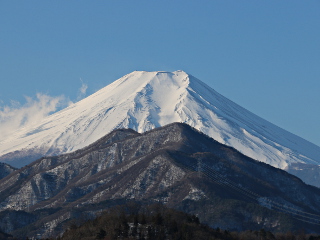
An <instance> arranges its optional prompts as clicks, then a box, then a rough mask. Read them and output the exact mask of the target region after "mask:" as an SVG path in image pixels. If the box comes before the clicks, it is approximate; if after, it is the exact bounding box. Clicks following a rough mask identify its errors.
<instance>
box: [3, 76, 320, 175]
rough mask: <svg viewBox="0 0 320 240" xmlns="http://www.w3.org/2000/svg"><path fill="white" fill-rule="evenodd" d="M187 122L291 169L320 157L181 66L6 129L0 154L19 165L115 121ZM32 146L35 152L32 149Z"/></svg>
mask: <svg viewBox="0 0 320 240" xmlns="http://www.w3.org/2000/svg"><path fill="white" fill-rule="evenodd" d="M172 122H183V123H187V124H189V125H191V126H192V127H195V128H196V129H198V130H200V131H202V132H204V133H206V134H208V135H209V136H211V137H213V138H214V139H216V140H217V141H219V142H220V143H223V144H226V145H229V146H232V147H234V148H235V149H237V150H239V151H240V152H242V153H244V154H245V155H247V156H249V157H251V158H254V159H257V160H259V161H263V162H265V163H268V164H270V165H272V166H275V167H278V168H281V169H285V168H287V167H288V165H290V164H291V163H307V164H316V165H319V164H320V147H318V146H316V145H314V144H312V143H310V142H308V141H306V140H304V139H302V138H300V137H298V136H296V135H293V134H291V133H289V132H287V131H285V130H283V129H281V128H279V127H277V126H275V125H273V124H271V123H270V122H268V121H266V120H264V119H262V118H260V117H258V116H256V115H254V114H253V113H251V112H249V111H247V110H246V109H244V108H242V107H240V106H239V105H237V104H235V103H234V102H232V101H230V100H228V99H227V98H225V97H223V96H222V95H220V94H219V93H217V92H216V91H215V90H213V89H212V88H210V87H209V86H207V85H206V84H204V83H203V82H201V81H200V80H198V79H196V78H195V77H193V76H191V75H188V74H187V73H185V72H183V71H175V72H144V71H135V72H132V73H130V74H128V75H126V76H124V77H122V78H120V79H118V80H117V81H115V82H113V83H112V84H110V85H108V86H106V87H105V88H103V89H101V90H99V91H97V92H96V93H94V94H92V95H91V96H89V97H87V98H86V99H83V100H82V101H80V102H77V103H75V104H73V105H71V106H70V107H68V108H66V109H64V110H62V111H60V112H57V113H55V114H53V115H51V116H49V117H47V118H46V119H44V120H43V121H42V123H41V124H39V125H37V126H33V127H32V128H22V129H18V130H17V131H16V132H15V133H14V134H13V135H12V136H11V137H10V138H9V139H1V136H0V160H1V161H3V162H7V163H9V164H11V165H13V166H15V167H21V166H23V165H25V164H27V163H29V162H30V161H32V160H35V159H34V158H31V159H30V157H29V158H28V157H27V156H34V157H39V156H43V155H55V154H61V153H67V152H71V151H74V150H77V149H80V148H83V147H85V146H87V145H88V144H91V143H93V142H94V141H96V140H97V139H99V138H101V137H102V136H104V135H106V134H107V133H109V132H111V131H112V130H113V129H117V128H132V129H134V130H136V131H138V132H145V131H147V130H150V129H153V128H156V127H160V126H164V125H166V124H169V123H172ZM28 154H29V155H28Z"/></svg>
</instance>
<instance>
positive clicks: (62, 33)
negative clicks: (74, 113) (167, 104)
mask: <svg viewBox="0 0 320 240" xmlns="http://www.w3.org/2000/svg"><path fill="white" fill-rule="evenodd" d="M319 12H320V1H318V0H308V1H295V0H290V1H278V0H277V1H273V0H268V1H256V0H254V1H228V0H224V1H222V0H202V1H178V0H177V1H175V0H170V1H169V0H161V1H150V0H148V1H140V0H139V1H131V0H130V1H129V0H128V1H111V0H110V1H82V0H69V1H45V0H44V1H32V0H29V1H15V0H12V1H9V0H3V1H0V110H1V111H0V117H1V114H2V116H3V115H5V114H8V112H10V111H11V110H12V109H15V111H18V110H19V108H23V107H24V106H25V105H26V104H33V103H35V102H36V101H40V99H43V98H39V99H37V94H38V96H39V93H41V94H45V95H48V96H50V97H51V98H52V99H54V98H56V97H60V96H61V95H63V96H65V98H66V99H68V100H71V101H73V102H74V101H77V99H79V98H81V97H84V96H85V95H88V94H91V93H93V92H94V91H96V90H98V89H100V88H102V87H104V86H106V85H107V84H109V83H111V82H112V81H114V80H116V79H118V78H120V77H121V76H123V75H125V74H127V73H129V72H132V71H134V70H146V71H155V70H166V71H174V70H178V69H180V70H184V71H186V72H188V73H190V74H192V75H194V76H195V77H197V78H199V79H200V80H202V81H204V82H205V83H207V84H208V85H209V86H211V87H212V88H214V89H215V90H216V91H218V92H219V93H221V94H222V95H224V96H226V97H228V98H229V99H231V100H233V101H234V102H236V103H238V104H239V105H241V106H243V107H245V108H247V109H248V110H250V111H252V112H253V113H255V114H257V115H259V116H261V117H263V118H265V119H266V120H269V121H270V122H272V123H274V124H276V125H278V126H280V127H282V128H284V129H286V130H288V131H290V132H292V133H295V134H297V135H299V136H301V137H303V138H305V139H307V140H309V141H311V142H313V143H315V144H317V145H320V134H319V133H320V107H319V104H320V94H319V90H320V44H319V43H320V14H319ZM81 86H82V87H83V88H82V90H83V91H82V93H81V91H80V88H81ZM86 86H87V89H86ZM85 90H86V91H85ZM25 96H28V97H30V98H28V99H27V100H26V98H25ZM45 99H47V100H48V98H45ZM49 100H50V98H49ZM12 101H15V103H12ZM17 102H20V104H18V103H17ZM5 106H8V107H7V108H5ZM51 107H52V106H51ZM50 109H52V108H50ZM45 114H46V113H45ZM12 116H14V115H12Z"/></svg>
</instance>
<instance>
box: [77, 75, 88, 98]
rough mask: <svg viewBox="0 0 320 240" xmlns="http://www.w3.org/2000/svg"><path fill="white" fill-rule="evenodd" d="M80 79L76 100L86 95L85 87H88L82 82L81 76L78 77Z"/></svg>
mask: <svg viewBox="0 0 320 240" xmlns="http://www.w3.org/2000/svg"><path fill="white" fill-rule="evenodd" d="M80 81H81V87H80V89H79V92H78V97H77V100H78V101H79V100H81V99H82V98H84V97H85V96H86V93H87V89H88V85H87V84H86V83H84V82H83V81H82V79H81V78H80Z"/></svg>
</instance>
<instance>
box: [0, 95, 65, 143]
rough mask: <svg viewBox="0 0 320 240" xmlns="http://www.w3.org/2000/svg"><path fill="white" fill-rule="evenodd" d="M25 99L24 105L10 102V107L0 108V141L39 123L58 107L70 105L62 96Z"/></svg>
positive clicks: (39, 96)
mask: <svg viewBox="0 0 320 240" xmlns="http://www.w3.org/2000/svg"><path fill="white" fill-rule="evenodd" d="M25 98H26V103H25V104H20V103H19V102H17V101H12V102H11V105H10V106H3V107H1V106H0V141H3V140H5V139H6V138H8V137H10V135H11V134H13V133H14V132H15V131H17V130H18V129H20V128H23V127H30V126H32V125H35V124H37V123H39V122H41V121H42V119H44V118H45V117H47V116H48V115H50V114H51V113H53V112H55V111H57V110H58V109H59V108H60V107H63V106H67V105H70V101H67V99H66V98H65V97H64V96H58V97H51V96H48V95H46V94H42V93H37V94H36V98H31V97H25Z"/></svg>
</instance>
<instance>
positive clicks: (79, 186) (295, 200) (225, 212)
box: [0, 123, 320, 237]
mask: <svg viewBox="0 0 320 240" xmlns="http://www.w3.org/2000/svg"><path fill="white" fill-rule="evenodd" d="M0 192H1V195H0V227H1V229H3V230H5V231H6V232H11V233H12V234H14V235H15V236H18V237H25V236H26V235H25V234H30V235H28V236H29V237H32V236H37V234H40V235H42V236H43V237H47V236H49V235H50V233H52V232H54V231H56V232H61V231H63V226H64V224H65V223H66V222H67V221H68V220H70V219H73V218H78V219H81V218H85V216H94V215H95V213H96V212H99V211H101V210H102V209H105V208H108V207H110V206H112V205H117V204H121V203H124V202H127V201H128V200H135V201H138V202H141V203H152V202H160V203H163V204H166V205H167V206H169V207H174V208H176V209H180V210H183V211H185V212H189V213H191V214H197V215H198V217H199V218H200V220H201V221H203V222H205V223H207V224H209V225H210V226H212V227H221V228H224V229H231V230H246V229H261V228H265V229H269V230H273V231H284V232H286V231H289V230H293V229H295V230H296V229H298V228H304V229H305V230H306V231H307V232H318V230H319V228H318V227H319V224H320V208H319V206H320V189H318V188H316V187H312V186H309V185H306V184H304V183H303V182H302V181H301V180H300V179H298V178H296V177H294V176H292V175H290V174H288V173H287V172H285V171H282V170H280V169H277V168H274V167H271V166H269V165H267V164H264V163H261V162H258V161H255V160H252V159H250V158H248V157H246V156H244V155H243V154H241V153H239V152H237V151H236V150H234V149H233V148H230V147H227V146H225V145H222V144H220V143H218V142H216V141H215V140H213V139H212V138H209V137H208V136H206V135H204V134H203V133H201V132H198V131H197V130H195V129H193V128H191V127H190V126H188V125H186V124H181V123H174V124H170V125H166V126H164V127H160V128H156V129H154V130H151V131H148V132H146V133H143V134H139V133H137V132H135V131H133V130H123V129H122V130H115V131H113V132H111V133H110V134H108V135H107V136H105V137H103V138H101V139H100V140H99V141H97V142H95V143H94V144H92V145H90V146H88V147H86V148H84V149H81V150H78V151H76V152H73V153H69V154H64V155H61V156H54V157H45V158H41V159H39V160H37V161H35V162H33V163H31V164H30V165H28V166H26V167H23V168H22V169H19V170H17V171H15V172H14V173H12V174H11V175H9V176H7V177H5V178H4V179H2V180H0ZM16 219H22V220H23V221H19V222H17V221H16Z"/></svg>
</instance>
